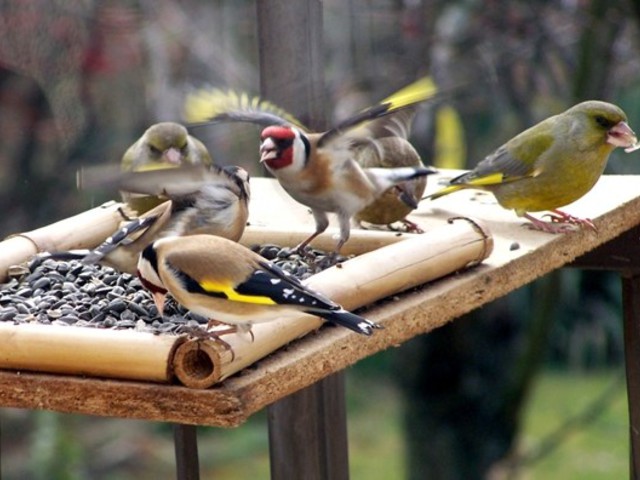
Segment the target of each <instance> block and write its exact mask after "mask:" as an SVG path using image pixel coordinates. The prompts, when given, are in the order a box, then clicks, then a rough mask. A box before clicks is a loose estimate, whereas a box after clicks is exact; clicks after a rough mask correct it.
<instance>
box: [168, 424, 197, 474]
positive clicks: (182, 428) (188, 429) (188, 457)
mask: <svg viewBox="0 0 640 480" xmlns="http://www.w3.org/2000/svg"><path fill="white" fill-rule="evenodd" d="M173 441H174V444H175V451H176V479H177V480H198V479H199V478H200V466H199V463H198V438H197V427H196V426H195V425H180V424H175V425H174V426H173Z"/></svg>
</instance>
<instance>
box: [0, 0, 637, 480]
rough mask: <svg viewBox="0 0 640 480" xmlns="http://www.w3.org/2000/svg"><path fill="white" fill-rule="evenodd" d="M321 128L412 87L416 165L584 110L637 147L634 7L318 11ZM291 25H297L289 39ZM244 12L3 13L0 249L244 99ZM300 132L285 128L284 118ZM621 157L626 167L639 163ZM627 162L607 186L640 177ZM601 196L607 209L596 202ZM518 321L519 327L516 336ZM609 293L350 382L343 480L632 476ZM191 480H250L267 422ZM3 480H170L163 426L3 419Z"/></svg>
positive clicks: (249, 25)
mask: <svg viewBox="0 0 640 480" xmlns="http://www.w3.org/2000/svg"><path fill="white" fill-rule="evenodd" d="M322 6H323V16H324V18H323V22H324V26H323V32H324V47H323V48H324V52H325V66H326V71H325V84H326V99H327V102H326V105H327V110H328V111H327V113H328V115H329V116H330V118H332V119H339V118H343V117H345V116H346V115H348V114H351V113H353V112H355V111H357V110H359V109H360V108H362V107H364V106H366V105H369V104H372V103H374V102H376V101H377V100H379V99H381V98H384V97H385V96H387V95H388V94H389V93H391V92H393V91H395V90H396V89H397V88H399V87H401V86H403V85H405V84H407V83H409V82H410V81H412V80H413V79H415V78H417V77H418V76H421V75H430V76H431V77H432V78H433V79H434V81H435V82H436V83H437V84H438V85H439V87H440V90H441V91H442V92H444V93H445V96H444V98H443V102H441V103H438V104H437V105H433V106H430V107H429V108H425V109H424V110H423V111H421V112H420V114H419V115H418V117H417V118H416V121H415V122H414V128H413V135H412V137H411V140H412V141H413V142H414V144H415V145H416V147H417V148H418V149H419V151H420V152H421V154H422V155H423V159H424V161H425V163H429V164H432V163H433V164H436V165H439V166H445V167H458V168H464V167H465V166H473V165H475V163H477V161H479V160H480V159H482V158H483V157H484V156H485V155H486V154H488V153H489V152H491V151H492V150H493V149H495V148H496V147H498V146H499V145H501V144H502V143H503V142H504V141H506V140H507V139H509V138H510V137H511V136H513V135H514V134H516V133H517V132H519V131H520V130H522V129H524V128H526V127H527V126H530V125H532V124H533V123H535V122H537V121H538V120H541V119H542V118H544V117H546V116H549V115H551V114H554V113H558V112H559V111H562V110H564V109H566V108H567V107H569V106H571V105H573V104H575V103H577V102H579V101H581V100H586V99H602V100H607V101H610V102H613V103H616V104H618V105H620V106H621V107H622V108H623V109H624V110H625V111H626V112H627V115H628V116H629V123H630V125H631V126H632V128H635V129H636V131H637V130H640V89H639V88H638V87H639V84H640V55H639V51H640V44H639V42H640V38H639V35H638V33H639V29H638V25H639V21H640V2H638V1H637V0H635V1H634V0H620V1H617V2H609V1H606V0H551V1H540V0H538V1H524V0H520V1H506V0H494V1H479V0H477V1H474V0H464V1H463V0H454V1H445V0H325V1H323V2H322ZM301 21H302V20H301ZM256 30H257V16H256V2H255V1H248V0H226V1H221V0H208V1H204V0H201V1H199V0H181V1H169V0H159V1H151V0H140V1H135V0H128V1H127V0H103V1H96V0H76V1H63V0H21V1H11V0H3V1H0V129H1V131H2V140H1V141H0V202H1V203H0V204H1V205H2V206H3V212H4V215H2V217H1V218H0V234H1V235H2V236H6V235H8V234H10V233H13V232H17V231H24V230H28V229H31V228H35V227H38V226H41V225H43V224H45V223H48V222H51V221H54V220H57V219H60V218H65V217H68V216H70V215H72V214H75V213H77V212H79V211H83V210H85V209H87V208H89V207H91V206H94V205H96V204H99V203H101V202H102V201H104V200H107V199H109V198H110V195H109V194H106V193H101V194H97V193H95V192H78V191H77V190H76V189H75V183H74V182H75V171H76V169H77V168H78V167H79V166H81V165H88V164H99V163H105V162H114V163H117V162H119V160H120V157H121V155H122V153H123V152H124V150H125V149H126V147H128V146H129V145H130V144H131V143H132V142H133V141H134V140H135V139H136V138H137V137H139V136H140V134H141V133H142V132H143V131H144V130H145V128H146V127H147V126H148V125H149V124H151V123H154V122H157V121H163V120H175V121H180V119H181V105H182V101H183V99H184V96H185V93H186V92H187V91H188V90H189V89H190V88H194V87H200V86H203V85H213V86H217V87H222V88H225V87H232V88H235V89H239V90H246V91H249V92H252V93H258V90H259V87H258V86H259V75H258V67H257V65H258V55H259V51H260V49H262V48H279V49H282V51H283V55H286V54H287V53H286V52H287V49H286V45H287V43H288V42H295V41H296V39H295V38H288V36H287V32H283V38H282V42H281V44H279V45H258V42H257V31H256ZM292 113H293V114H296V112H292ZM230 132H231V129H230V128H226V127H225V128H222V127H217V128H215V129H214V128H201V129H197V130H194V134H195V135H196V136H198V137H199V138H201V139H202V140H203V141H204V142H205V143H206V144H207V146H208V147H209V148H210V150H211V151H212V153H213V156H214V159H215V161H216V162H217V163H220V164H230V163H233V164H240V165H243V166H244V167H245V168H247V169H248V170H249V171H250V172H252V174H254V175H258V174H259V173H260V172H259V169H258V166H257V156H256V153H257V136H256V131H255V129H254V130H251V129H250V128H249V129H247V131H246V132H242V133H241V134H237V133H236V132H235V131H233V135H231V133H230ZM636 155H637V154H636ZM636 155H634V154H631V155H628V156H625V154H624V153H621V152H620V151H616V152H614V154H613V155H612V157H611V159H610V162H609V166H608V168H607V173H610V174H613V173H616V174H633V173H639V172H640V165H638V162H637V161H635V156H636ZM611 194H612V195H615V192H611ZM521 312H528V314H527V315H522V314H521ZM622 359H623V345H622V321H621V305H620V285H619V280H618V278H617V275H615V274H610V273H603V272H582V271H576V270H568V269H566V270H562V271H560V272H556V273H554V274H552V275H549V276H547V277H545V278H544V279H542V280H540V281H537V282H535V283H534V284H532V285H530V286H528V287H526V288H523V289H520V290H518V291H516V292H514V293H513V294H511V295H509V296H507V297H505V298H503V299H500V300H499V301H496V302H494V303H492V304H491V305H488V306H486V307H484V308H482V309H480V310H478V311H477V312H474V313H473V314H470V315H468V316H466V317H464V318H461V319H458V320H456V321H455V322H452V323H451V324H450V325H447V326H445V327H443V328H440V329H438V330H437V331H434V332H432V333H431V334H429V335H426V336H424V337H421V338H416V339H414V340H412V341H411V342H409V343H407V344H406V345H403V346H402V347H399V348H396V349H394V350H393V351H389V352H383V353H381V354H378V355H376V356H374V357H372V358H369V359H367V360H366V361H363V362H361V363H360V364H358V365H357V366H355V367H354V368H352V369H351V370H349V372H348V402H349V434H350V453H351V456H350V457H351V473H352V477H353V478H356V479H359V478H367V479H376V478H380V479H383V478H384V479H388V478H411V479H423V478H426V479H443V480H444V479H465V480H466V479H475V478H477V479H484V478H486V479H491V480H493V479H508V478H518V479H520V478H522V479H529V478H532V479H574V478H580V479H611V478H621V477H623V476H627V475H628V455H629V454H628V427H627V425H628V421H627V408H626V397H625V385H624V379H623V377H622V370H623V366H622ZM199 435H200V457H201V470H202V477H203V478H225V479H227V478H228V479H236V478H239V479H242V478H248V477H249V476H252V478H265V477H266V476H267V475H268V446H267V433H266V420H265V418H264V415H263V414H259V415H256V416H255V418H252V419H251V420H250V421H249V422H248V424H247V425H245V426H243V427H241V428H239V429H236V430H232V431H226V430H218V429H211V428H201V429H200V431H199ZM0 442H1V444H0V446H1V449H0V465H1V469H2V470H1V473H2V478H6V479H29V478H33V479H84V478H92V479H93V478H96V479H97V478H100V479H116V478H117V479H128V478H131V479H133V478H172V477H173V476H174V471H175V468H174V458H173V446H172V432H171V428H170V427H169V426H167V425H160V424H151V423H145V422H135V421H124V420H116V419H101V418H89V417H79V416H71V415H58V414H52V413H48V412H26V411H20V410H12V409H3V410H0Z"/></svg>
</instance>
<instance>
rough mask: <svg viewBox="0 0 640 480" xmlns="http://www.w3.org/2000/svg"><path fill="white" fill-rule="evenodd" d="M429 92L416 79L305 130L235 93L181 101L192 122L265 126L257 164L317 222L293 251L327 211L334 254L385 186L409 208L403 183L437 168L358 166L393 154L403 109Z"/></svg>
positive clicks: (403, 130) (401, 133) (403, 131)
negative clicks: (334, 121)
mask: <svg viewBox="0 0 640 480" xmlns="http://www.w3.org/2000/svg"><path fill="white" fill-rule="evenodd" d="M432 94H433V87H432V84H431V83H430V82H428V81H427V80H426V79H421V80H419V81H417V82H415V83H413V84H411V85H409V86H408V87H405V88H404V89H402V90H400V91H399V92H396V94H394V95H392V96H391V97H389V98H388V99H386V100H384V101H383V102H382V103H380V104H378V105H375V106H373V107H370V108H368V109H366V110H364V111H363V112H361V113H359V114H357V115H355V116H353V117H351V118H349V119H347V120H345V121H343V122H341V123H339V124H338V125H336V126H334V127H333V128H331V129H329V130H328V131H326V132H323V133H312V132H308V131H307V130H306V129H305V128H304V127H303V126H302V125H300V123H299V122H298V121H297V120H295V118H293V117H291V116H290V115H287V116H284V115H282V113H281V112H282V110H281V109H279V108H278V107H274V106H273V105H272V104H269V103H268V102H263V101H261V100H259V99H255V98H254V99H250V98H249V97H247V96H246V95H240V96H239V95H237V94H230V95H229V96H227V97H226V100H225V97H224V95H223V94H221V93H220V92H215V94H209V93H207V92H200V93H194V94H192V95H191V96H190V97H189V98H188V99H187V105H186V118H187V120H188V121H191V122H204V121H206V122H208V123H216V122H224V121H235V122H250V123H256V124H259V125H262V126H264V127H266V128H264V130H263V131H262V134H261V135H260V149H259V151H260V162H261V163H263V164H264V165H265V166H266V167H267V169H268V170H269V171H270V172H271V173H272V174H273V175H274V176H275V177H276V178H277V179H278V181H279V182H280V184H281V185H282V186H283V188H284V189H285V190H286V191H287V192H288V193H289V194H290V195H291V196H292V197H293V198H294V199H295V200H297V201H298V202H300V203H302V204H304V205H306V206H308V207H310V209H311V211H312V214H313V217H314V220H315V224H316V229H315V232H314V233H313V234H312V235H311V236H310V237H309V238H307V239H306V240H305V241H303V242H302V243H301V244H300V245H298V246H297V247H296V249H297V250H298V251H302V250H304V248H305V247H306V246H307V245H308V244H309V243H310V242H311V241H312V240H313V239H314V238H315V237H316V236H317V235H319V234H320V233H322V232H323V231H325V230H326V228H327V227H328V225H329V219H328V215H327V213H328V212H333V213H335V214H336V215H337V217H338V222H339V226H340V237H339V239H338V242H337V245H336V248H335V253H337V252H339V250H340V248H341V247H342V245H344V243H345V242H346V241H347V240H348V239H349V235H350V228H351V224H350V223H351V219H352V218H353V217H354V216H355V215H356V214H357V213H358V212H360V211H362V210H363V209H364V208H365V207H367V206H369V205H371V204H372V203H373V202H375V201H376V200H377V199H379V198H380V197H381V196H382V195H383V194H384V193H385V192H386V191H388V190H389V189H391V188H395V187H397V186H401V187H400V190H399V196H398V198H400V199H401V200H402V201H404V202H405V203H406V204H407V205H408V206H409V207H410V208H411V209H413V208H415V207H416V205H417V202H416V199H415V198H414V199H412V198H411V197H412V195H411V194H410V193H411V192H410V190H409V189H406V187H402V186H403V185H406V183H405V182H408V181H411V180H414V179H418V178H421V177H425V176H427V175H430V174H432V173H435V172H436V170H434V169H433V168H431V167H426V166H423V165H422V163H421V162H420V163H419V165H418V166H413V165H412V166H403V167H399V168H380V167H373V168H369V167H368V166H367V167H365V168H363V167H362V166H361V165H360V164H359V163H358V162H359V161H360V162H362V163H363V164H366V163H367V162H368V160H367V157H370V156H372V155H378V156H380V157H385V156H386V157H389V156H393V155H395V149H396V147H397V145H398V144H399V143H401V144H402V146H405V143H404V142H406V136H407V132H408V128H409V126H410V119H411V117H412V115H411V114H409V113H408V111H409V110H411V109H413V108H414V107H415V106H416V104H417V103H419V102H423V101H425V100H427V99H429V98H430V97H431V96H432ZM215 102H218V103H217V104H216V103H215ZM407 120H408V121H407ZM407 143H408V142H407ZM411 148H412V147H411ZM403 188H405V189H406V190H405V191H403V190H402V189H403ZM418 198H419V197H418ZM404 215H406V213H404V214H403V215H402V216H404Z"/></svg>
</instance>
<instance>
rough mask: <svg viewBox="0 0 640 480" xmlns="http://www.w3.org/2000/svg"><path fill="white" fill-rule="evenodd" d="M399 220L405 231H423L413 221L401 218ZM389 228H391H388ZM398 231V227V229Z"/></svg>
mask: <svg viewBox="0 0 640 480" xmlns="http://www.w3.org/2000/svg"><path fill="white" fill-rule="evenodd" d="M400 222H401V223H402V224H403V225H404V231H405V232H407V233H424V230H423V229H422V228H421V227H420V225H418V224H417V223H415V222H412V221H411V220H408V219H406V218H403V219H402V220H400ZM390 229H391V228H390ZM398 231H400V229H398Z"/></svg>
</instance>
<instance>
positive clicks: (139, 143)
mask: <svg viewBox="0 0 640 480" xmlns="http://www.w3.org/2000/svg"><path fill="white" fill-rule="evenodd" d="M212 163H213V162H212V160H211V156H210V155H209V152H208V151H207V148H206V147H205V146H204V144H203V143H202V142H201V141H200V140H198V139H197V138H195V137H193V136H191V135H189V133H188V132H187V129H186V128H185V127H184V126H183V125H180V124H179V123H174V122H162V123H156V124H154V125H151V126H150V127H149V128H148V129H147V130H146V131H145V132H144V133H143V134H142V136H141V137H140V138H139V139H138V140H136V142H135V143H134V144H133V145H131V146H130V147H129V148H128V149H127V151H126V152H125V153H124V155H123V156H122V161H121V163H120V167H121V169H122V170H123V171H125V172H140V171H146V170H156V169H162V168H173V167H178V166H180V165H211V164H212ZM122 199H123V201H125V202H127V203H128V204H129V205H130V206H131V207H132V208H134V209H135V210H136V211H138V213H140V214H141V213H144V212H145V211H147V210H149V209H151V208H153V207H155V206H157V205H159V204H160V203H162V202H163V201H164V200H163V199H159V198H157V197H149V196H139V195H138V196H135V195H131V194H130V193H129V192H122Z"/></svg>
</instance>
